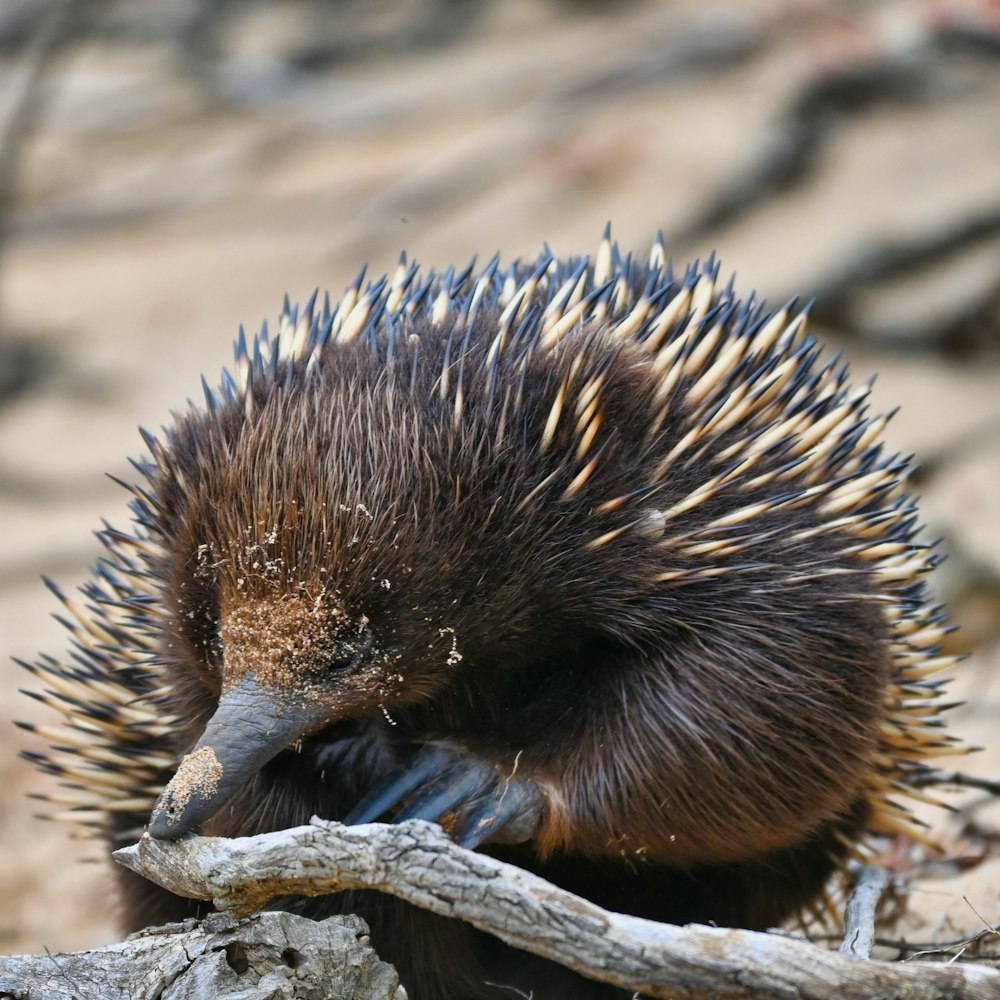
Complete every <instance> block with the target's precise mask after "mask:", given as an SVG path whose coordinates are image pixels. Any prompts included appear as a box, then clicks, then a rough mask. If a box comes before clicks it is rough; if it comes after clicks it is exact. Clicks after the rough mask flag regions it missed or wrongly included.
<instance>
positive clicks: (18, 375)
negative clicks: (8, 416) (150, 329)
mask: <svg viewBox="0 0 1000 1000" xmlns="http://www.w3.org/2000/svg"><path fill="white" fill-rule="evenodd" d="M83 6H84V4H83V0H52V2H48V3H43V2H39V3H37V4H35V5H31V4H25V3H21V4H16V5H13V6H12V7H11V8H9V9H8V10H7V11H6V12H5V14H4V17H3V20H2V21H0V44H2V45H3V46H5V47H6V46H9V45H10V44H11V42H12V41H14V42H17V41H19V40H20V39H21V38H25V37H26V36H28V35H29V33H31V32H32V30H33V31H34V34H33V37H31V38H30V40H29V41H27V47H26V50H25V53H24V57H23V63H24V65H23V66H22V69H21V80H20V81H19V84H20V85H19V87H18V89H17V92H16V93H15V96H14V99H13V102H12V108H11V111H10V112H9V114H8V118H7V121H6V122H4V123H3V131H2V133H0V273H2V270H3V258H4V252H5V250H6V246H7V240H8V235H9V226H10V216H11V211H12V208H13V205H14V203H15V200H16V198H17V186H18V181H19V178H20V172H21V163H22V159H23V154H24V150H25V147H26V145H27V143H28V140H29V139H30V137H31V135H32V134H33V132H34V131H35V128H36V127H37V125H38V123H39V120H40V119H41V117H42V114H43V112H44V109H45V104H46V100H47V98H48V95H49V88H50V87H51V86H53V78H52V76H51V75H50V70H51V67H52V64H53V62H54V61H55V60H56V59H57V57H58V56H59V54H60V53H61V52H62V50H63V48H64V47H65V45H66V44H67V43H68V42H69V40H70V39H71V38H73V36H74V35H75V34H76V32H78V31H79V30H80V27H81V24H82V21H83V18H82V11H83ZM49 363H50V359H49V358H48V357H47V355H46V353H45V352H44V351H43V350H42V349H41V348H40V347H38V345H36V344H33V343H31V342H29V341H26V340H20V339H18V337H17V335H16V334H15V333H13V332H12V331H11V330H9V329H8V328H7V323H6V322H5V316H4V311H3V299H2V297H0V405H2V404H3V402H4V401H5V400H6V399H9V398H10V397H12V396H14V395H16V394H18V393H20V392H23V391H24V390H25V389H27V388H28V387H29V386H30V385H31V384H33V383H34V382H35V381H37V380H38V379H39V378H41V377H42V376H43V374H44V372H45V370H46V368H47V367H48V365H49Z"/></svg>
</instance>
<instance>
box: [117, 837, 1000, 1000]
mask: <svg viewBox="0 0 1000 1000" xmlns="http://www.w3.org/2000/svg"><path fill="white" fill-rule="evenodd" d="M115 858H116V860H118V861H119V862H120V863H122V864H124V865H125V866H126V867H128V868H131V869H132V870H133V871H136V872H138V873H139V874H141V875H144V876H146V877H148V878H152V879H153V880H154V881H156V882H158V883H159V884H160V885H162V886H164V887H166V888H168V889H169V890H170V891H171V892H175V893H178V894H180V895H184V896H190V897H193V898H196V899H213V900H214V902H215V904H216V906H218V907H220V908H222V909H225V910H228V911H230V912H232V913H234V914H244V913H249V912H252V911H253V910H255V909H258V908H259V907H261V906H264V905H266V903H267V902H268V901H270V900H271V899H274V898H276V897H277V896H282V895H286V894H289V893H291V894H306V895H323V894H327V893H331V892H340V891H343V890H346V889H362V888H363V889H379V890H381V891H383V892H388V893H391V894H392V895H394V896H398V897H399V898H401V899H405V900H408V901H409V902H411V903H413V904H415V905H417V906H421V907H423V908H425V909H427V910H431V911H432V912H434V913H439V914H442V915H445V916H448V917H453V918H458V919H462V920H466V921H467V922H469V923H471V924H472V925H473V926H475V927H478V928H479V929H480V930H484V931H487V932H489V933H491V934H494V935H495V936H497V937H499V938H500V939H501V940H503V941H505V942H507V943H508V944H511V945H513V946H515V947H517V948H521V949H523V950H525V951H530V952H533V953H534V954H537V955H541V956H543V957H545V958H548V959H550V960H552V961H556V962H559V963H561V964H563V965H565V966H568V967H569V968H572V969H574V970H575V971H577V972H579V973H580V974H582V975H585V976H588V977H590V978H592V979H597V980H600V981H602V982H606V983H612V984H614V985H616V986H618V987H620V988H625V989H628V990H635V991H638V992H641V993H642V994H643V995H647V996H650V997H663V998H667V997H670V998H674V1000H681V998H687V1000H696V998H698V1000H702V998H704V997H705V996H712V997H716V998H719V1000H727V998H741V1000H751V998H752V1000H763V998H777V997H788V996H795V997H797V998H798V1000H860V998H862V997H871V996H890V995H896V996H902V995H906V996H907V997H908V998H909V1000H930V998H935V1000H945V998H948V1000H964V998H976V1000H986V998H991V1000H996V998H1000V972H997V971H995V970H993V969H985V968H981V967H978V966H968V965H952V966H943V965H933V964H912V965H905V966H904V965H893V964H890V963H883V962H858V961H856V960H855V959H851V958H847V957H845V956H843V955H839V954H837V953H835V952H829V951H825V950H823V949H821V948H817V947H815V946H814V945H811V944H808V943H807V942H804V941H800V940H795V939H791V938H787V937H782V936H778V935H772V934H761V933H756V932H751V931H739V930H730V929H724V928H715V927H702V926H697V925H691V926H687V927H675V926H672V925H669V924H657V923H654V922H652V921H649V920H642V919H639V918H637V917H630V916H625V915H622V914H617V913H610V912H608V911H605V910H602V909H601V908H600V907H598V906H595V905H594V904H592V903H590V902H588V901H587V900H584V899H581V898H580V897H579V896H574V895H573V894H572V893H569V892H566V891H564V890H562V889H559V888H557V887H556V886H554V885H552V884H550V883H548V882H546V881H545V880H544V879H541V878H539V877H538V876H536V875H532V874H530V873H528V872H525V871H522V870H521V869H519V868H516V867H514V866H513V865H509V864H505V863H503V862H500V861H497V860H495V859H494V858H490V857H488V856H486V855H484V854H479V853H476V852H473V851H466V850H463V849H462V848H460V847H457V846H456V845H455V844H454V843H453V842H452V841H451V840H449V838H448V837H447V836H446V835H445V834H444V833H443V832H442V831H441V830H440V828H438V827H437V826H434V825H433V824H429V823H424V822H420V821H416V820H410V821H407V822H404V823H400V824H394V825H386V824H377V823H370V824H365V825H363V826H356V827H346V826H344V825H342V824H340V823H333V822H326V821H322V820H317V819H314V820H313V822H312V824H311V825H310V826H304V827H298V828H296V829H293V830H284V831H280V832H277V833H272V834H264V835H261V836H257V837H246V838H240V839H237V840H225V839H222V838H214V837H194V836H191V837H186V838H182V839H181V840H179V841H174V842H168V841H159V840H152V839H150V838H149V837H148V836H144V837H143V838H142V840H140V841H139V843H138V844H136V845H134V846H133V847H128V848H124V849H122V850H120V851H117V852H116V853H115ZM376 944H377V942H376Z"/></svg>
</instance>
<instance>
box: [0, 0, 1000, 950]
mask: <svg viewBox="0 0 1000 1000" xmlns="http://www.w3.org/2000/svg"><path fill="white" fill-rule="evenodd" d="M608 220H611V222H612V224H613V226H614V234H615V236H616V238H617V239H618V240H619V242H620V243H621V244H623V245H624V246H625V247H626V248H630V249H641V250H643V251H644V250H645V248H646V247H647V246H648V244H649V242H650V241H651V239H652V238H653V236H654V235H655V233H656V230H657V229H661V228H662V229H663V231H664V233H665V235H666V239H667V244H668V249H669V251H670V252H671V253H672V254H673V255H674V257H675V259H678V260H682V261H683V260H685V259H687V258H689V257H695V256H703V255H705V254H706V253H708V252H710V251H711V250H712V249H717V250H718V251H719V253H720V255H721V257H722V261H723V268H724V271H725V272H735V273H736V274H737V281H738V286H739V287H740V288H741V289H742V290H744V291H748V290H749V289H750V288H755V289H756V290H757V292H758V293H759V294H760V295H763V296H765V297H766V298H767V299H768V301H770V302H771V303H773V304H775V305H777V304H780V303H781V302H783V301H784V300H785V299H787V298H788V297H789V296H791V295H799V296H800V297H802V298H804V299H808V298H811V297H816V298H817V300H818V303H817V306H816V309H815V312H814V317H815V323H814V329H815V330H816V331H818V332H819V333H820V334H821V335H823V336H824V337H825V338H826V339H827V340H829V342H830V343H831V346H832V347H834V348H837V349H842V350H844V351H845V353H846V355H847V357H848V358H849V359H850V361H851V363H852V366H853V370H854V375H855V381H856V382H862V381H865V380H867V379H868V378H869V376H870V375H872V374H873V373H875V372H878V373H879V379H878V382H877V384H876V387H875V392H874V398H875V406H876V408H877V409H879V410H887V409H891V408H892V407H895V406H896V405H901V407H902V409H901V411H900V413H899V414H898V416H897V417H896V418H895V419H894V421H893V423H892V425H891V427H890V431H889V434H888V437H889V439H890V444H891V446H892V448H893V449H895V450H900V451H903V452H907V453H909V452H917V453H918V455H919V460H920V467H919V472H918V476H917V486H916V488H917V490H918V491H919V492H920V493H921V494H922V495H923V498H924V499H923V506H922V510H923V514H924V520H925V522H927V524H928V525H929V527H928V533H929V534H930V535H934V536H942V537H943V538H944V543H943V548H944V549H945V550H946V551H948V552H949V553H950V556H949V559H948V561H947V562H946V563H945V565H944V566H943V567H942V568H941V570H940V571H939V572H938V573H937V574H936V577H937V579H936V587H937V590H938V592H939V594H940V596H941V597H942V598H943V599H945V600H947V601H948V602H949V605H950V609H951V612H952V615H953V617H954V618H955V620H956V621H958V622H959V623H961V625H962V631H961V632H959V633H958V634H957V636H956V637H955V638H954V644H955V647H956V648H961V649H964V650H968V651H970V652H971V654H972V655H971V657H970V659H969V660H968V661H967V662H966V663H965V664H964V665H963V666H962V667H961V669H960V671H959V673H960V677H959V679H958V680H957V682H956V684H955V685H954V690H955V691H956V692H957V695H958V696H959V697H962V698H965V700H966V704H965V706H964V707H963V708H961V709H959V710H957V711H956V712H955V713H953V724H952V729H953V730H954V731H956V732H958V733H960V734H961V735H962V736H963V737H965V738H967V739H968V740H970V741H971V742H973V743H978V744H981V745H984V746H986V747H987V748H988V749H987V751H986V752H984V753H981V754H978V755H976V756H975V757H972V758H969V759H968V761H966V760H961V761H960V762H959V763H960V766H961V767H962V768H963V769H965V770H968V771H970V772H974V773H977V774H982V775H992V776H993V777H996V778H1000V741H998V740H997V739H996V732H997V730H998V729H1000V682H998V680H997V679H996V674H997V668H998V667H1000V4H998V3H997V2H996V0H993V2H989V0H965V2H959V0H954V2H947V0H938V2H929V0H928V2H923V0H895V2H894V0H729V2H721V0H720V2H713V0H661V2H639V0H632V2H628V0H605V2H602V0H535V2H532V0H288V2H269V3H268V2H261V0H258V2H246V0H244V2H240V3H235V2H231V3H227V2H225V0H120V2H113V0H102V2H98V0H4V2H3V3H2V4H0V653H2V657H0V716H2V720H0V901H2V905H0V952H8V953H15V952H27V951H33V952H38V951H42V950H43V949H44V948H49V949H51V950H53V951H56V950H66V949H71V948H81V947H87V946H93V945H97V944H101V943H106V942H109V941H112V940H115V939H116V938H117V932H116V930H115V927H114V924H113V919H112V912H113V898H112V893H111V888H110V887H111V881H110V878H109V875H108V867H107V864H106V863H100V864H92V865H89V866H88V865H78V864H75V863H73V860H74V859H75V858H76V857H77V856H82V855H87V854H88V853H89V854H93V853H94V848H93V846H92V845H87V844H81V843H79V842H76V841H72V840H70V839H69V831H68V829H66V828H62V827H57V826H55V825H52V824H45V823H41V822H38V821H36V820H33V819H32V813H33V812H34V811H35V803H32V802H31V801H30V800H28V799H27V798H26V797H25V796H26V794H27V793H29V792H31V791H37V790H39V789H43V788H44V787H45V779H43V778H42V777H41V776H40V775H38V774H36V773H35V772H34V771H33V769H32V768H31V767H30V766H29V765H27V764H25V763H23V762H21V761H19V760H18V758H17V751H18V750H19V749H23V748H25V747H32V748H37V747H35V746H34V745H33V744H32V742H31V739H30V737H28V736H27V735H26V734H23V733H22V732H20V731H19V730H16V729H15V728H14V727H13V726H12V725H11V724H10V723H9V721H8V720H9V719H12V718H34V719H39V718H40V713H39V712H38V711H37V710H36V706H35V705H34V703H32V702H30V701H29V700H28V699H26V698H24V697H22V696H20V695H17V694H16V689H17V688H18V687H19V686H23V685H24V684H26V683H27V682H28V681H29V678H28V677H27V675H25V674H24V673H23V671H21V670H19V669H18V668H17V667H16V666H15V665H14V664H12V663H11V662H10V660H9V659H8V658H7V657H8V656H9V655H16V656H21V657H25V658H33V657H34V655H35V654H36V653H37V652H38V651H39V650H49V651H52V652H59V651H61V650H62V649H63V648H64V642H63V638H62V635H61V629H60V628H59V626H58V625H57V624H56V623H55V622H53V620H52V619H51V617H50V614H51V612H53V611H54V610H55V601H54V599H53V598H52V597H51V595H50V594H49V593H48V591H47V590H46V589H45V588H44V586H42V584H41V583H40V582H39V576H40V575H41V574H43V573H44V574H47V575H49V576H52V577H53V578H55V579H56V580H57V581H59V582H60V583H61V584H62V585H63V586H65V587H67V588H72V587H73V586H75V585H76V584H78V583H80V582H82V581H83V579H84V578H85V576H86V574H87V567H88V565H89V564H90V563H92V562H93V560H94V559H95V558H96V557H97V555H98V552H99V546H98V544H97V542H96V540H95V539H94V538H93V535H92V531H93V529H95V528H97V527H99V526H100V518H101V517H102V516H106V517H108V518H109V519H110V520H112V521H113V522H116V523H118V524H122V525H124V523H125V522H126V521H127V513H126V509H125V508H126V503H125V499H126V498H125V495H124V492H123V491H122V490H121V489H120V488H119V487H117V486H115V484H114V483H112V482H111V481H110V480H108V479H107V478H105V477H104V475H103V473H104V472H111V473H114V474H115V475H118V476H122V477H126V478H128V477H129V476H130V475H132V472H131V470H130V467H129V466H128V464H127V461H126V457H127V456H129V455H133V456H138V455H139V454H140V453H141V451H142V444H141V441H140V439H139V436H138V434H137V433H136V426H137V425H144V426H148V427H150V428H152V429H156V428H158V427H159V426H160V425H161V424H163V423H165V422H168V421H169V419H170V417H169V413H170V410H171V408H174V407H181V406H183V405H184V400H185V399H186V397H188V396H191V397H193V398H196V397H197V398H200V393H201V390H200V387H199V383H198V376H199V374H200V373H201V372H203V371H204V372H205V373H206V374H207V375H208V377H209V380H210V381H212V380H214V379H215V377H216V376H217V374H218V372H219V369H220V368H221V366H222V365H224V364H226V363H228V360H229V355H230V344H231V341H232V339H233V337H234V336H235V335H236V332H237V328H238V324H239V323H241V322H242V323H245V324H246V325H247V327H248V328H252V329H256V328H257V327H258V325H259V323H260V321H261V320H262V319H264V318H265V317H269V318H270V319H272V320H273V319H274V318H276V315H277V312H278V310H279V307H280V304H281V299H282V295H283V294H284V293H285V292H286V291H287V292H288V293H289V295H290V296H291V297H292V298H293V299H295V298H300V299H301V298H305V297H306V296H308V295H309V294H310V293H311V292H312V291H313V289H314V288H317V287H319V288H321V289H329V290H330V292H331V295H332V296H333V297H335V298H336V297H339V296H340V295H341V293H342V292H343V290H344V288H345V286H346V285H347V284H348V283H349V282H350V281H351V280H352V279H353V277H354V275H355V274H356V272H357V270H358V267H359V266H360V265H361V264H362V263H363V262H368V263H369V265H370V271H371V272H372V273H374V274H376V275H378V274H381V273H383V272H384V271H386V270H389V269H391V268H393V267H394V266H395V263H396V259H397V257H398V254H399V251H400V250H401V249H403V248H405V249H406V250H407V251H408V253H409V254H410V256H411V258H414V257H415V258H416V259H418V260H420V261H421V262H422V263H423V264H425V265H433V266H438V267H441V266H447V265H449V264H452V263H455V264H463V263H465V262H466V261H467V260H468V259H469V258H470V257H471V256H472V255H473V254H479V256H480V260H484V261H485V260H486V259H488V258H489V257H490V256H491V255H492V254H493V253H494V252H495V251H500V252H502V254H503V255H504V256H505V258H507V259H510V258H513V257H519V256H520V257H529V258H531V257H534V256H535V255H536V254H537V253H538V252H539V251H540V250H541V248H542V246H543V244H544V243H546V242H547V243H548V244H549V245H550V246H551V247H552V248H553V249H554V250H555V251H556V252H557V253H584V252H591V251H592V250H593V249H596V246H597V243H598V241H599V239H600V235H601V232H602V230H603V228H604V225H605V223H606V222H607V221H608ZM946 763H951V762H946ZM949 801H953V802H954V803H955V804H956V805H957V806H961V807H962V808H961V811H960V812H959V813H958V814H956V815H954V816H952V817H950V818H949V817H946V816H944V814H941V815H935V816H933V817H932V822H933V823H934V824H935V826H936V828H937V829H939V830H940V833H941V837H942V842H943V843H944V845H945V848H946V851H945V858H946V862H935V863H930V862H928V863H927V864H925V865H923V866H922V867H921V868H920V869H919V870H918V872H917V876H918V877H917V878H916V881H915V882H914V884H913V886H912V888H911V890H910V892H909V893H908V894H903V895H901V896H900V898H899V900H898V901H897V904H896V907H895V915H896V917H897V918H898V919H897V922H896V924H895V925H894V927H893V929H892V931H891V933H892V934H894V935H895V936H897V937H907V938H908V939H910V940H925V941H931V940H938V941H942V940H948V939H950V938H957V937H961V936H963V935H967V934H969V933H975V932H976V931H978V930H980V929H982V928H983V926H984V923H983V921H984V920H985V921H988V922H990V923H992V924H993V925H996V924H997V922H998V921H1000V861H996V860H993V859H992V857H991V856H992V855H993V854H995V853H997V852H996V851H995V847H996V842H997V841H996V835H997V831H998V830H1000V816H998V815H997V810H996V809H995V808H994V809H992V810H990V809H988V808H986V807H985V806H984V801H985V799H984V796H983V794H982V793H965V795H964V796H953V797H951V798H949ZM984 859H985V860H984ZM994 943H995V941H994Z"/></svg>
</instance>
